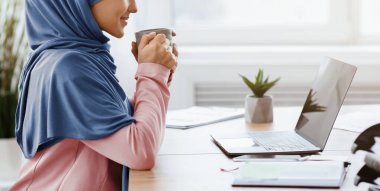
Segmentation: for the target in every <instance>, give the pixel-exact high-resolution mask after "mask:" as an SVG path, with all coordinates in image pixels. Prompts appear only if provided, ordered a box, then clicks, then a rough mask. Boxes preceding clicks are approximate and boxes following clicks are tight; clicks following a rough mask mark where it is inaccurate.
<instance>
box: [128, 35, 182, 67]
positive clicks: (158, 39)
mask: <svg viewBox="0 0 380 191" xmlns="http://www.w3.org/2000/svg"><path fill="white" fill-rule="evenodd" d="M172 35H173V36H176V33H175V32H173V33H172ZM131 52H132V54H133V56H134V57H135V59H136V61H137V62H138V63H144V62H150V63H157V64H161V65H164V66H166V67H167V68H169V69H170V70H171V73H174V71H175V69H176V67H177V58H178V50H177V45H176V44H174V43H173V45H172V47H170V46H169V42H168V40H167V39H166V38H165V36H164V35H162V34H158V35H156V34H155V33H154V32H152V33H150V34H148V35H144V36H143V38H142V39H141V42H140V47H137V44H136V42H132V49H131ZM140 52H141V54H140Z"/></svg>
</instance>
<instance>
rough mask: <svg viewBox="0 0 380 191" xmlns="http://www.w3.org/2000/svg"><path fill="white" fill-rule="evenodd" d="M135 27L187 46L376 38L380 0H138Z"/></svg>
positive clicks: (378, 37)
mask: <svg viewBox="0 0 380 191" xmlns="http://www.w3.org/2000/svg"><path fill="white" fill-rule="evenodd" d="M138 3H139V6H140V8H141V9H140V11H142V12H143V13H144V14H141V15H140V16H142V17H140V18H139V19H138V28H149V27H162V26H166V27H173V28H175V30H176V31H177V32H178V33H179V34H181V35H180V36H178V38H177V41H178V42H180V43H181V44H186V45H252V44H254V45H257V44H354V43H366V42H380V35H379V34H380V25H379V24H378V23H377V22H378V21H379V20H380V1H379V0H234V1H231V0H207V1H204V0H192V1H186V0H157V1H153V0H141V1H140V2H138Z"/></svg>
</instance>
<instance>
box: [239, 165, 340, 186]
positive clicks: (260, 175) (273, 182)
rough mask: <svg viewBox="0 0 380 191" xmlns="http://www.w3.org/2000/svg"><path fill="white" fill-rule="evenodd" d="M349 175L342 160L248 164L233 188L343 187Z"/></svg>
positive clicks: (243, 168) (241, 169) (243, 167)
mask: <svg viewBox="0 0 380 191" xmlns="http://www.w3.org/2000/svg"><path fill="white" fill-rule="evenodd" d="M345 173H346V168H345V167H344V163H343V162H342V161H306V162H247V163H245V164H244V165H243V166H242V167H241V168H240V169H239V172H238V173H237V174H236V177H235V180H234V182H233V184H232V186H287V187H288V186H291V187H293V186H294V187H331V188H338V187H340V186H341V184H342V182H343V180H344V177H345Z"/></svg>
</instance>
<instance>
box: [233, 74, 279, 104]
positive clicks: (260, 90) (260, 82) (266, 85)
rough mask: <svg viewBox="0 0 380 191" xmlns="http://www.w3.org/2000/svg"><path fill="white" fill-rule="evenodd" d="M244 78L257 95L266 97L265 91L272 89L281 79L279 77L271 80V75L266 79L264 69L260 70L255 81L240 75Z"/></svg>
mask: <svg viewBox="0 0 380 191" xmlns="http://www.w3.org/2000/svg"><path fill="white" fill-rule="evenodd" d="M240 77H241V78H242V79H243V81H244V83H245V84H246V85H247V86H248V88H249V89H250V90H251V91H252V93H253V95H254V96H255V97H259V98H260V97H264V95H265V93H266V92H267V91H268V90H269V89H271V88H272V87H273V86H274V85H276V83H277V82H278V81H279V80H280V78H277V79H275V80H273V81H269V76H268V77H266V78H265V80H264V72H263V70H262V69H259V72H258V73H257V75H256V81H255V83H253V82H251V81H250V80H249V79H248V78H247V77H245V76H243V75H240Z"/></svg>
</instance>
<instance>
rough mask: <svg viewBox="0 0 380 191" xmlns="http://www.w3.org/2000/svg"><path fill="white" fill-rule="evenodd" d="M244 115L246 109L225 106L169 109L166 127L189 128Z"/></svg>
mask: <svg viewBox="0 0 380 191" xmlns="http://www.w3.org/2000/svg"><path fill="white" fill-rule="evenodd" d="M243 116H244V109H235V108H225V107H196V106H194V107H190V108H187V109H182V110H176V111H169V112H168V115H167V119H166V124H167V125H166V127H168V128H177V129H188V128H193V127H198V126H202V125H208V124H212V123H217V122H221V121H226V120H231V119H236V118H240V117H243Z"/></svg>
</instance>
